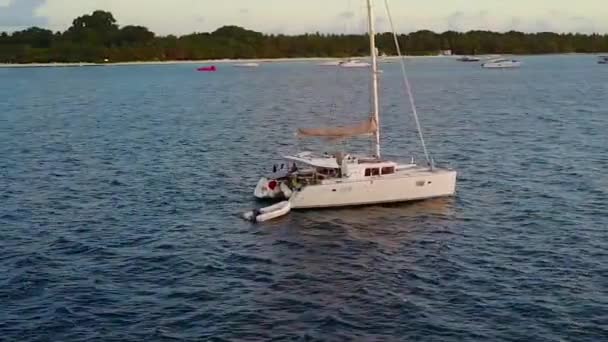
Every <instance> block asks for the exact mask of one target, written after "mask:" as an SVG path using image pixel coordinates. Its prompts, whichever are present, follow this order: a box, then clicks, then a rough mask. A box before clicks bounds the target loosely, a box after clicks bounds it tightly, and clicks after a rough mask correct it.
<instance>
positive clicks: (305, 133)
mask: <svg viewBox="0 0 608 342" xmlns="http://www.w3.org/2000/svg"><path fill="white" fill-rule="evenodd" d="M377 131H378V124H377V123H376V120H374V119H373V118H371V119H369V120H367V121H365V122H362V123H360V124H358V125H355V126H347V127H330V128H306V129H304V128H301V129H298V136H301V137H317V138H327V139H344V138H350V137H354V136H358V135H368V134H374V133H376V132H377Z"/></svg>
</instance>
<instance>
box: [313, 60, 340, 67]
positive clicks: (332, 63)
mask: <svg viewBox="0 0 608 342" xmlns="http://www.w3.org/2000/svg"><path fill="white" fill-rule="evenodd" d="M340 63H342V62H340V61H328V62H323V63H319V64H318V66H322V67H337V66H339V65H340Z"/></svg>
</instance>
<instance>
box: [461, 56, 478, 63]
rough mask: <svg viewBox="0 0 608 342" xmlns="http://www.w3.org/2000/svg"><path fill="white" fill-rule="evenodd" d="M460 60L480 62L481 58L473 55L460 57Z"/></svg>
mask: <svg viewBox="0 0 608 342" xmlns="http://www.w3.org/2000/svg"><path fill="white" fill-rule="evenodd" d="M458 61H459V62H480V61H481V58H479V57H472V56H463V57H460V58H458Z"/></svg>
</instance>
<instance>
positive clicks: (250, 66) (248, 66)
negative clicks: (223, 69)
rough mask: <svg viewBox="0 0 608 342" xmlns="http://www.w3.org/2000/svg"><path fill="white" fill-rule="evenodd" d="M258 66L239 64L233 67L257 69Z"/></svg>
mask: <svg viewBox="0 0 608 342" xmlns="http://www.w3.org/2000/svg"><path fill="white" fill-rule="evenodd" d="M259 66H260V63H253V62H252V63H239V64H235V65H234V67H236V68H257V67H259Z"/></svg>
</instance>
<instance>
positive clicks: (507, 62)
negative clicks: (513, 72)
mask: <svg viewBox="0 0 608 342" xmlns="http://www.w3.org/2000/svg"><path fill="white" fill-rule="evenodd" d="M481 67H482V68H484V69H514V68H519V67H521V62H520V61H518V60H514V59H494V60H491V61H489V62H486V63H483V64H482V65H481Z"/></svg>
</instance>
